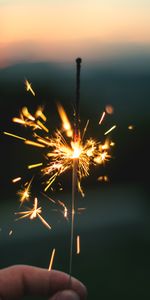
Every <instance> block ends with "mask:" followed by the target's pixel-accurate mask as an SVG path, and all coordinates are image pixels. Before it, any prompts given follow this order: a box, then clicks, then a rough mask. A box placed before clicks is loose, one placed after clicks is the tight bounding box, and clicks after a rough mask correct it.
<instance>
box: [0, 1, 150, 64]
mask: <svg viewBox="0 0 150 300" xmlns="http://www.w3.org/2000/svg"><path fill="white" fill-rule="evenodd" d="M149 16H150V1H149V0H126V1H125V0H105V1H100V0H39V1H38V0H26V1H24V0H0V30H1V32H0V35H1V40H0V53H1V55H0V66H5V65H8V64H10V63H12V62H15V61H19V60H22V59H25V60H55V61H58V60H59V61H61V60H70V59H72V58H74V57H76V56H77V55H78V54H80V55H82V56H83V57H86V58H87V57H88V58H89V59H95V58H100V57H101V56H102V57H104V56H107V55H108V56H109V55H111V53H112V55H113V52H116V51H122V50H123V49H126V50H127V49H128V50H130V47H131V48H132V47H133V46H135V48H136V47H137V45H138V47H139V46H140V47H141V48H140V49H142V48H143V49H144V48H145V47H148V48H149V49H150V17H149ZM141 51H142V50H141Z"/></svg>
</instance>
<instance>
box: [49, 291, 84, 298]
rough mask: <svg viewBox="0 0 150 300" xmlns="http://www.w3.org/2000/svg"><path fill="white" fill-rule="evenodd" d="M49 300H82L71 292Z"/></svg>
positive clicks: (56, 295)
mask: <svg viewBox="0 0 150 300" xmlns="http://www.w3.org/2000/svg"><path fill="white" fill-rule="evenodd" d="M49 300H80V298H79V296H78V295H77V294H76V293H75V292H74V291H71V290H65V291H61V292H58V293H56V294H55V295H54V296H52V297H51V298H50V299H49Z"/></svg>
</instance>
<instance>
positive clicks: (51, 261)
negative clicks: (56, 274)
mask: <svg viewBox="0 0 150 300" xmlns="http://www.w3.org/2000/svg"><path fill="white" fill-rule="evenodd" d="M55 252H56V249H55V248H54V249H53V251H52V254H51V258H50V263H49V267H48V271H50V270H51V269H52V266H53V261H54V256H55Z"/></svg>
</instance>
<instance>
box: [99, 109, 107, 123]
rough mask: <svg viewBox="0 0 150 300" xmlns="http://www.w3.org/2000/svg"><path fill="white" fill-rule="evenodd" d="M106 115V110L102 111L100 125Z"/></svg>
mask: <svg viewBox="0 0 150 300" xmlns="http://www.w3.org/2000/svg"><path fill="white" fill-rule="evenodd" d="M105 115H106V112H105V111H104V112H103V113H102V116H101V118H100V120H99V125H101V124H102V122H103V120H104V118H105Z"/></svg>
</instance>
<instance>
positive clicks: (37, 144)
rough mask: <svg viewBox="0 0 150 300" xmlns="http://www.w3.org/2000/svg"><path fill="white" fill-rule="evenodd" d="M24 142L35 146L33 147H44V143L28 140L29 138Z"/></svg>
mask: <svg viewBox="0 0 150 300" xmlns="http://www.w3.org/2000/svg"><path fill="white" fill-rule="evenodd" d="M25 144H27V145H31V146H35V147H39V148H45V146H44V145H42V144H40V143H37V142H34V141H30V140H25Z"/></svg>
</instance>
